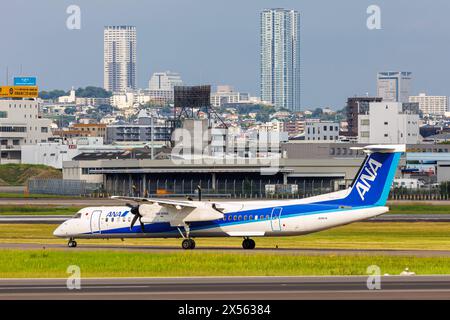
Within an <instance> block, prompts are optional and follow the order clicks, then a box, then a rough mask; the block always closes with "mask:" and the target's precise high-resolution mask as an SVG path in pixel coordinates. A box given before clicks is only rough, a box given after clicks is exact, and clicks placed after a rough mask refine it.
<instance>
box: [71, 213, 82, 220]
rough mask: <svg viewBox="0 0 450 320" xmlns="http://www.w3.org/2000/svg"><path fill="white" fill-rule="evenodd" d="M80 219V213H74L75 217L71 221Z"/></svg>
mask: <svg viewBox="0 0 450 320" xmlns="http://www.w3.org/2000/svg"><path fill="white" fill-rule="evenodd" d="M80 218H81V212H77V213H75V215H74V216H73V217H72V219H80Z"/></svg>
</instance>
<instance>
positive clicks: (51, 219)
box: [0, 214, 450, 224]
mask: <svg viewBox="0 0 450 320" xmlns="http://www.w3.org/2000/svg"><path fill="white" fill-rule="evenodd" d="M70 217H71V216H68V215H17V216H12V215H11V216H9V215H0V224H1V223H8V224H9V223H20V224H34V223H45V224H61V223H63V222H64V221H66V220H67V219H69V218H70ZM367 221H368V222H450V214H385V215H382V216H379V217H376V218H373V219H369V220H367Z"/></svg>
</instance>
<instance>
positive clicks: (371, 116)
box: [358, 101, 420, 144]
mask: <svg viewBox="0 0 450 320" xmlns="http://www.w3.org/2000/svg"><path fill="white" fill-rule="evenodd" d="M358 122H359V124H358V130H359V134H358V142H359V143H370V144H378V143H380V144H403V143H405V144H417V143H419V141H420V134H419V105H418V104H417V103H400V102H385V101H383V102H372V103H370V106H369V111H368V113H367V114H363V115H359V116H358Z"/></svg>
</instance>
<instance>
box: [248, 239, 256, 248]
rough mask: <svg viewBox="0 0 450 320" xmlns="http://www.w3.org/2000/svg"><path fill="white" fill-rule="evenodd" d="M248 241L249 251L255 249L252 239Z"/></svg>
mask: <svg viewBox="0 0 450 320" xmlns="http://www.w3.org/2000/svg"><path fill="white" fill-rule="evenodd" d="M248 241H249V244H250V247H249V249H255V247H256V243H255V240H253V239H248Z"/></svg>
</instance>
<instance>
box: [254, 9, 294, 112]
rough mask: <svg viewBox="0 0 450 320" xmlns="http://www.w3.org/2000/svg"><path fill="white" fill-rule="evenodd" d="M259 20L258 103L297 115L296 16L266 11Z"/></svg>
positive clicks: (289, 13) (292, 11)
mask: <svg viewBox="0 0 450 320" xmlns="http://www.w3.org/2000/svg"><path fill="white" fill-rule="evenodd" d="M260 18H261V24H260V28H261V100H263V101H267V102H270V103H272V104H273V105H274V106H275V107H276V108H278V109H280V108H286V109H289V110H291V111H300V15H299V13H298V12H297V11H295V10H285V9H266V10H263V11H262V12H261V17H260Z"/></svg>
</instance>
